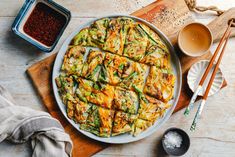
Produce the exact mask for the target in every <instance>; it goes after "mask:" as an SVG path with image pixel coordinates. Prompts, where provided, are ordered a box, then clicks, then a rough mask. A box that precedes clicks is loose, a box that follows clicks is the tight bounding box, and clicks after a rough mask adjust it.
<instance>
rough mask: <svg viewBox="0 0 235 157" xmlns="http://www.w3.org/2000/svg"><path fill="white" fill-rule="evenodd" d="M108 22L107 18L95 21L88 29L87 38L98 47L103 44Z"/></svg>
mask: <svg viewBox="0 0 235 157" xmlns="http://www.w3.org/2000/svg"><path fill="white" fill-rule="evenodd" d="M109 21H110V19H109V18H103V19H100V20H97V21H95V22H94V23H93V24H91V26H90V28H89V36H90V38H91V41H92V42H93V43H95V44H97V45H98V46H102V45H103V44H104V43H105V39H106V34H107V27H108V24H109Z"/></svg>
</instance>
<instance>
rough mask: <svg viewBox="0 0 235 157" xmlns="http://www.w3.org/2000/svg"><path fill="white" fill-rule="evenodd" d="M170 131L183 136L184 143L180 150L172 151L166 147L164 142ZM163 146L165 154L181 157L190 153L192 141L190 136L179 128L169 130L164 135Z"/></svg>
mask: <svg viewBox="0 0 235 157" xmlns="http://www.w3.org/2000/svg"><path fill="white" fill-rule="evenodd" d="M169 131H174V132H177V133H178V134H180V135H181V137H182V143H181V146H180V147H179V148H177V147H175V148H174V149H170V148H167V147H166V145H165V144H164V142H163V139H164V136H165V135H166V134H167V133H168V132H169ZM162 146H163V149H164V150H165V152H166V153H167V154H168V155H174V156H181V155H183V154H185V153H186V152H187V151H188V149H189V146H190V139H189V136H188V134H187V133H186V132H185V131H184V130H182V129H179V128H169V129H167V130H166V131H165V133H164V134H163V138H162Z"/></svg>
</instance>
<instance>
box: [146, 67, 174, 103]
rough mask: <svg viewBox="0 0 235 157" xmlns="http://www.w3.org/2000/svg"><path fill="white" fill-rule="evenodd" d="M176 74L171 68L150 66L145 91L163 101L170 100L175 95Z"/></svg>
mask: <svg viewBox="0 0 235 157" xmlns="http://www.w3.org/2000/svg"><path fill="white" fill-rule="evenodd" d="M174 84H175V76H174V75H173V74H172V73H171V71H170V70H166V69H159V68H157V67H155V66H152V67H151V68H150V72H149V75H148V77H147V81H146V84H145V87H144V93H145V94H147V95H150V96H152V97H154V98H156V99H158V100H161V101H163V102H168V101H169V100H170V99H172V97H173V95H174Z"/></svg>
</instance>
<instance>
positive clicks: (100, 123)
mask: <svg viewBox="0 0 235 157" xmlns="http://www.w3.org/2000/svg"><path fill="white" fill-rule="evenodd" d="M89 113H90V114H89V115H88V117H87V121H86V123H85V124H81V125H80V128H81V129H82V130H86V131H89V132H91V133H93V134H95V135H97V136H100V137H110V135H111V131H112V123H113V116H114V111H113V110H109V109H105V108H102V107H98V106H95V105H93V106H92V107H91V110H90V112H89Z"/></svg>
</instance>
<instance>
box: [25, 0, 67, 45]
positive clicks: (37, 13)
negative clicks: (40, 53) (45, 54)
mask: <svg viewBox="0 0 235 157" xmlns="http://www.w3.org/2000/svg"><path fill="white" fill-rule="evenodd" d="M65 24H66V17H65V16H64V15H63V14H61V13H59V12H58V11H56V10H54V9H52V8H51V7H49V6H48V5H46V4H44V3H42V2H39V3H37V4H36V6H35V8H34V9H33V11H32V13H31V14H30V16H29V18H28V19H27V21H26V23H25V25H24V27H23V30H24V32H25V33H26V34H28V35H29V36H31V37H32V38H34V39H35V40H37V41H39V42H41V43H42V44H44V45H46V46H52V45H53V44H54V42H55V41H56V39H57V37H58V35H59V34H60V32H61V30H62V28H63V27H64V25H65Z"/></svg>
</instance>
